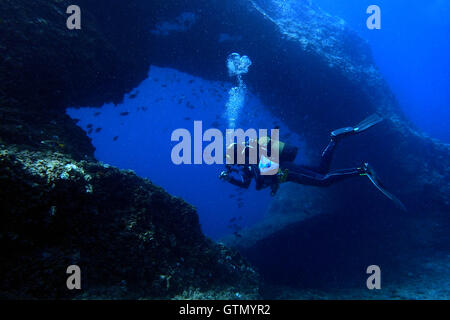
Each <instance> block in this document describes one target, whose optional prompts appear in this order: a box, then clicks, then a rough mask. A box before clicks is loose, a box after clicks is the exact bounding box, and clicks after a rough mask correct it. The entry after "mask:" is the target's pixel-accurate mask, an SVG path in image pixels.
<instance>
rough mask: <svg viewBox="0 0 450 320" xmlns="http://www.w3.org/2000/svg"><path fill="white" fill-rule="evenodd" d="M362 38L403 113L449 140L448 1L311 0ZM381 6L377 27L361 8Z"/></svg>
mask: <svg viewBox="0 0 450 320" xmlns="http://www.w3.org/2000/svg"><path fill="white" fill-rule="evenodd" d="M314 1H315V2H316V4H318V5H319V6H320V7H321V8H322V9H324V10H325V11H327V12H329V13H330V14H332V15H337V16H339V17H341V18H343V19H344V20H345V21H346V22H347V23H348V24H349V26H350V27H351V28H352V29H354V30H356V31H357V32H358V33H359V35H360V36H361V37H363V38H364V39H366V40H367V41H368V42H369V44H370V46H371V48H372V51H373V56H374V58H375V61H376V63H377V65H378V66H379V68H380V69H381V72H382V74H383V76H384V77H385V79H386V80H387V81H388V83H389V85H390V86H391V89H392V90H393V92H394V93H395V95H396V96H397V98H398V100H399V102H400V103H401V105H402V108H403V110H404V112H405V114H406V115H407V116H408V117H409V118H410V119H411V120H412V121H413V122H414V123H415V124H416V125H417V126H418V127H419V128H420V129H422V130H423V131H424V132H425V133H427V134H428V135H430V136H432V137H435V138H439V139H441V140H442V141H445V142H450V130H449V129H448V121H449V120H450V90H449V89H450V59H449V57H450V2H449V1H446V0H429V1H420V0H376V1H375V0H339V1H335V0H314ZM369 5H378V6H379V7H380V9H381V21H382V22H381V30H369V29H368V28H367V26H366V19H367V17H368V16H369V15H368V14H366V9H367V7H368V6H369Z"/></svg>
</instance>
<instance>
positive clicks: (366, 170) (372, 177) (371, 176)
mask: <svg viewBox="0 0 450 320" xmlns="http://www.w3.org/2000/svg"><path fill="white" fill-rule="evenodd" d="M362 169H363V171H364V173H362V174H361V175H365V176H367V178H369V180H370V182H372V184H373V185H374V186H375V187H376V188H377V189H378V190H380V191H381V193H383V194H384V195H385V196H386V197H388V198H389V199H390V200H392V201H393V202H394V204H395V205H396V206H397V207H398V208H399V209H401V210H403V211H405V212H406V211H408V210H407V209H406V207H405V205H404V204H403V203H402V202H401V201H400V200H399V199H398V198H397V197H396V196H394V195H393V194H392V193H390V192H389V191H387V190H386V188H385V187H384V186H383V184H382V183H381V182H380V180H379V179H378V178H377V176H376V174H375V171H374V170H373V169H372V168H371V167H370V166H369V164H368V163H364V165H363V168H362Z"/></svg>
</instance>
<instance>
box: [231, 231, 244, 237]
mask: <svg viewBox="0 0 450 320" xmlns="http://www.w3.org/2000/svg"><path fill="white" fill-rule="evenodd" d="M233 234H234V235H235V236H236V237H238V238H242V235H241V234H240V233H239V232H237V231H235V232H233Z"/></svg>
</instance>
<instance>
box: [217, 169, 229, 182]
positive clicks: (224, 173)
mask: <svg viewBox="0 0 450 320" xmlns="http://www.w3.org/2000/svg"><path fill="white" fill-rule="evenodd" d="M219 179H221V180H225V181H228V180H229V179H230V176H229V174H228V171H222V172H221V173H220V175H219Z"/></svg>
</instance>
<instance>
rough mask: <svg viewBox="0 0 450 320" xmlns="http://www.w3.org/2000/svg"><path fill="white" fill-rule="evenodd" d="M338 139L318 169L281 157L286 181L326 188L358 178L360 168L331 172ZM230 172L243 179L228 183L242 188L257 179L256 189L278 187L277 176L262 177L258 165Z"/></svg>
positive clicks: (329, 144) (330, 146)
mask: <svg viewBox="0 0 450 320" xmlns="http://www.w3.org/2000/svg"><path fill="white" fill-rule="evenodd" d="M336 145H337V141H336V139H333V138H332V139H331V140H330V142H329V143H328V145H327V147H326V148H325V150H324V151H323V152H322V157H321V160H320V163H319V166H317V167H311V166H305V165H297V164H294V163H293V162H292V161H283V156H282V155H281V156H280V168H281V169H282V170H284V169H287V170H288V173H287V177H286V180H285V181H292V182H295V183H299V184H304V185H312V186H320V187H326V186H329V185H331V184H333V183H335V182H338V181H342V180H344V179H347V178H350V177H354V176H358V175H359V174H361V169H360V168H349V169H340V170H333V171H330V166H331V161H332V159H333V154H334V150H335V149H336ZM228 170H229V172H236V173H238V174H239V176H240V178H241V179H237V178H234V177H232V176H230V177H229V178H228V182H230V183H231V184H233V185H236V186H238V187H242V188H248V187H249V185H250V183H251V180H252V179H255V181H256V189H257V190H260V189H262V188H265V187H267V186H271V187H272V189H273V190H274V188H276V186H278V177H277V175H261V174H260V171H259V167H258V165H257V164H253V165H241V166H239V168H235V167H228Z"/></svg>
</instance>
